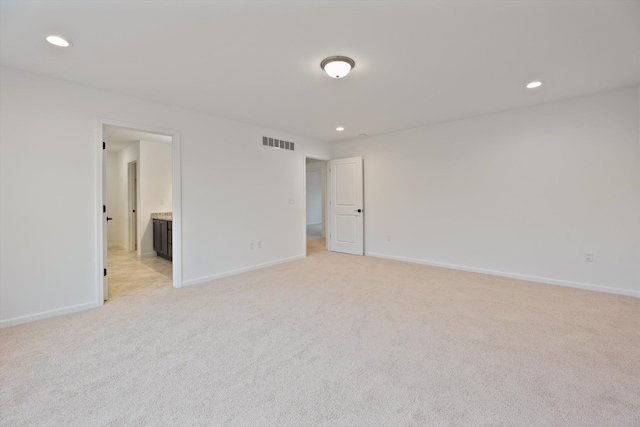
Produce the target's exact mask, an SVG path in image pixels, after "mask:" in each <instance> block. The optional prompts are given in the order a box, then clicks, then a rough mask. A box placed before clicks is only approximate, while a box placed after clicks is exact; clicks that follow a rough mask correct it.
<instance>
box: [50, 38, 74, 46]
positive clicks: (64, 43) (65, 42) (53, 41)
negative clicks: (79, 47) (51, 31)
mask: <svg viewBox="0 0 640 427" xmlns="http://www.w3.org/2000/svg"><path fill="white" fill-rule="evenodd" d="M47 41H48V42H49V43H51V44H53V45H56V46H59V47H69V46H71V42H70V41H68V40H66V39H63V38H62V37H60V36H47Z"/></svg>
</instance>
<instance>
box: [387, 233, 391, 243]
mask: <svg viewBox="0 0 640 427" xmlns="http://www.w3.org/2000/svg"><path fill="white" fill-rule="evenodd" d="M390 241H391V235H390V234H387V242H390Z"/></svg>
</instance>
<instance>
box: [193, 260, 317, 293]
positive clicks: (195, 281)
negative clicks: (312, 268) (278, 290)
mask: <svg viewBox="0 0 640 427" xmlns="http://www.w3.org/2000/svg"><path fill="white" fill-rule="evenodd" d="M304 258H305V255H296V256H292V257H290V258H282V259H279V260H276V261H270V262H265V263H262V264H256V265H252V266H249V267H244V268H239V269H237V270H229V271H225V272H224V273H218V274H212V275H211V276H204V277H198V278H197V279H190V280H184V281H183V282H182V286H183V287H184V286H190V285H197V284H200V283H204V282H209V281H211V280H215V279H221V278H223V277H229V276H235V275H236V274H240V273H246V272H247V271H252V270H259V269H261V268H266V267H271V266H272V265H278V264H284V263H285V262H291V261H296V260H299V259H304Z"/></svg>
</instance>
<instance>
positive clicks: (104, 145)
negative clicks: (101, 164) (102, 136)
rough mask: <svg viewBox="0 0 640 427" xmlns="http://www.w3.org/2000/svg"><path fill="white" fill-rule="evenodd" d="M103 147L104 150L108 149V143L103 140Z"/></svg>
mask: <svg viewBox="0 0 640 427" xmlns="http://www.w3.org/2000/svg"><path fill="white" fill-rule="evenodd" d="M102 149H103V150H106V149H107V143H106V142H104V141H102Z"/></svg>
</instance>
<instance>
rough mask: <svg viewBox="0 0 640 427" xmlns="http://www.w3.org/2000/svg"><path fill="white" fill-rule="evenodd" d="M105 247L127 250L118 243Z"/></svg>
mask: <svg viewBox="0 0 640 427" xmlns="http://www.w3.org/2000/svg"><path fill="white" fill-rule="evenodd" d="M107 248H109V249H124V250H125V251H126V250H127V248H125V247H124V246H122V245H118V244H113V245H107Z"/></svg>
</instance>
